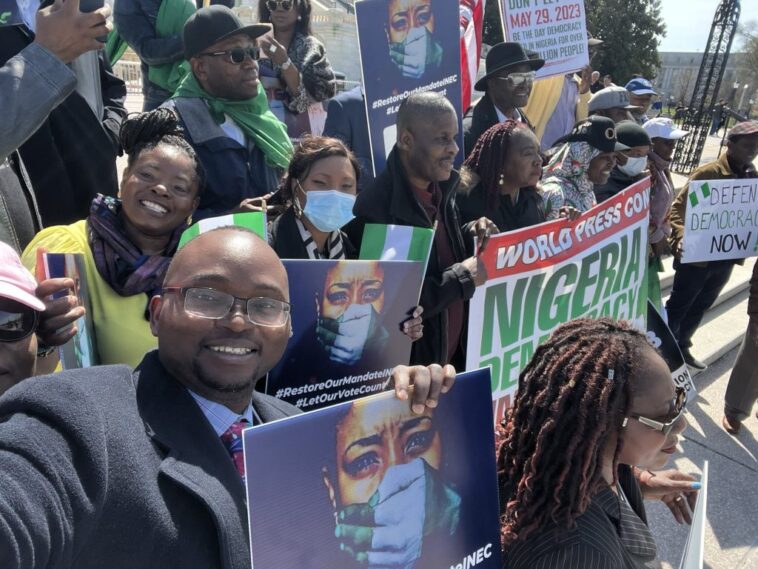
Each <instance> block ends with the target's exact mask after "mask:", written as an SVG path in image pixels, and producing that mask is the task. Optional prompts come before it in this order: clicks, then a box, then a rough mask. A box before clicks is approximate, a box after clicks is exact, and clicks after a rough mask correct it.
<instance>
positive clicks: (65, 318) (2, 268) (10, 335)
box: [0, 242, 84, 395]
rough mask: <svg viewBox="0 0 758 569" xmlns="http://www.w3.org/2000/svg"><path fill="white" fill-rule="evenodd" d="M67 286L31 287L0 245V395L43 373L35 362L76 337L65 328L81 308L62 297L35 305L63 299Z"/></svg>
mask: <svg viewBox="0 0 758 569" xmlns="http://www.w3.org/2000/svg"><path fill="white" fill-rule="evenodd" d="M72 286H74V282H73V281H72V280H71V279H48V280H46V281H43V282H42V283H40V285H39V286H37V282H36V281H35V280H34V277H32V275H31V274H30V273H29V271H28V270H26V269H25V268H24V266H23V265H22V264H21V259H20V258H19V256H18V253H16V251H15V250H14V249H13V248H12V247H10V246H8V245H7V244H5V243H1V242H0V395H2V394H3V393H4V392H5V391H7V390H8V389H10V388H11V387H13V386H14V385H15V384H17V383H18V382H19V381H21V380H23V379H26V378H27V377H31V376H33V375H35V373H37V372H44V371H46V370H47V367H46V366H40V365H38V362H39V361H40V359H41V358H47V357H48V356H49V355H50V354H51V353H52V352H53V351H54V348H53V347H54V346H60V345H62V344H65V343H66V342H67V341H68V340H69V338H71V336H73V334H74V333H75V332H76V330H75V329H74V328H72V327H71V326H70V324H71V323H72V322H74V321H75V320H76V319H77V318H79V317H80V316H82V314H83V313H84V309H83V308H81V307H79V306H76V304H75V302H74V299H73V298H69V297H67V296H64V297H61V298H58V299H57V300H53V301H50V302H48V303H47V304H46V303H45V302H43V301H42V300H41V299H42V298H44V297H45V296H47V295H48V294H53V293H64V294H65V291H66V290H67V289H68V288H70V287H72ZM38 340H39V341H38ZM38 358H40V359H38ZM40 367H45V369H44V370H41V369H39V368H40Z"/></svg>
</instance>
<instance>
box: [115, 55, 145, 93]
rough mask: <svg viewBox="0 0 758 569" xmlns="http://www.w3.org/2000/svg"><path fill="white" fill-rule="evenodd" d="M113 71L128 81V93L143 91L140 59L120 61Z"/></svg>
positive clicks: (124, 80)
mask: <svg viewBox="0 0 758 569" xmlns="http://www.w3.org/2000/svg"><path fill="white" fill-rule="evenodd" d="M113 73H114V74H115V75H116V77H118V78H119V79H121V80H122V81H123V82H124V83H126V92H127V93H142V73H141V71H140V64H139V61H118V62H117V63H116V65H114V66H113Z"/></svg>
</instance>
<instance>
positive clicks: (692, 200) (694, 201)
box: [689, 191, 698, 207]
mask: <svg viewBox="0 0 758 569" xmlns="http://www.w3.org/2000/svg"><path fill="white" fill-rule="evenodd" d="M689 198H690V203H691V204H692V207H697V204H698V200H697V196H696V195H695V192H694V191H690V195H689Z"/></svg>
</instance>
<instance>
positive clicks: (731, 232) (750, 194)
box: [682, 179, 758, 263]
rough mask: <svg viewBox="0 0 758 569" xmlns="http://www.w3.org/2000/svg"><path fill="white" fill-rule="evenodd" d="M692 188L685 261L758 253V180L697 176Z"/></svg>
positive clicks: (685, 221) (687, 216)
mask: <svg viewBox="0 0 758 569" xmlns="http://www.w3.org/2000/svg"><path fill="white" fill-rule="evenodd" d="M688 191H689V193H688V195H687V210H686V214H685V217H684V241H683V243H682V250H683V251H682V262H683V263H696V262H700V261H717V260H721V259H744V258H745V257H751V256H753V255H758V180H756V179H744V180H739V179H737V180H695V181H692V182H690V184H689V190H688Z"/></svg>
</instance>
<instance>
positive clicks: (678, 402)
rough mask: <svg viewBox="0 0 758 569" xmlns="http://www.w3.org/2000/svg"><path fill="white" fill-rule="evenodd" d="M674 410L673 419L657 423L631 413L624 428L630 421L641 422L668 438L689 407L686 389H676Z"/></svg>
mask: <svg viewBox="0 0 758 569" xmlns="http://www.w3.org/2000/svg"><path fill="white" fill-rule="evenodd" d="M673 403H674V410H673V412H672V415H673V418H672V419H671V420H669V421H665V422H662V421H657V420H655V419H650V418H648V417H643V416H642V415H638V414H637V413H630V414H629V416H628V417H626V418H624V422H623V423H622V425H621V426H622V427H626V425H627V423H628V421H629V419H634V420H635V421H639V422H640V423H642V424H643V425H645V426H646V427H650V428H651V429H653V430H654V431H660V432H661V433H663V434H664V435H666V436H668V434H669V433H670V432H671V429H673V428H674V425H676V423H677V422H678V421H679V419H680V418H681V417H682V415H683V414H684V410H685V408H686V407H687V390H686V389H685V388H684V387H677V388H676V396H675V397H674V401H673Z"/></svg>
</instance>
